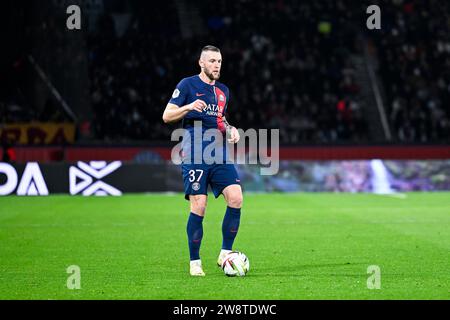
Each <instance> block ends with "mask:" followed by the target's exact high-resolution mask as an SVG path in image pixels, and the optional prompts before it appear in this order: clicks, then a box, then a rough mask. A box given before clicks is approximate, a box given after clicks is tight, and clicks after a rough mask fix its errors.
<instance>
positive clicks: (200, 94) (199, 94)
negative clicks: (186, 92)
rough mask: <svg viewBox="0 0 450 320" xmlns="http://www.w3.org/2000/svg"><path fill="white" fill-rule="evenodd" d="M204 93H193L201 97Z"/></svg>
mask: <svg viewBox="0 0 450 320" xmlns="http://www.w3.org/2000/svg"><path fill="white" fill-rule="evenodd" d="M205 94H206V93H196V94H195V95H196V96H197V97H201V96H204V95H205Z"/></svg>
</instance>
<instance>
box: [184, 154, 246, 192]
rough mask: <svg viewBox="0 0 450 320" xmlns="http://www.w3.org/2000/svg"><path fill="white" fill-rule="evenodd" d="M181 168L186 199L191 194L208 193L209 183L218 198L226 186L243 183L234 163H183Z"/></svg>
mask: <svg viewBox="0 0 450 320" xmlns="http://www.w3.org/2000/svg"><path fill="white" fill-rule="evenodd" d="M181 169H182V173H183V180H184V194H185V198H186V200H189V196H190V195H197V194H205V195H207V194H208V185H210V186H211V189H212V191H213V193H214V196H215V197H216V198H217V197H219V196H220V195H221V194H222V191H223V189H225V188H226V187H228V186H230V185H233V184H238V185H240V184H241V181H240V179H239V176H238V174H237V171H236V168H235V167H234V164H229V163H224V164H182V165H181Z"/></svg>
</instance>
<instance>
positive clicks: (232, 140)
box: [227, 126, 241, 143]
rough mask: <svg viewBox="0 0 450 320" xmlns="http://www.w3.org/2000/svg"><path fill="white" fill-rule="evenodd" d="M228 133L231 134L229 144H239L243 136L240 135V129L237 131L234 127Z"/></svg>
mask: <svg viewBox="0 0 450 320" xmlns="http://www.w3.org/2000/svg"><path fill="white" fill-rule="evenodd" d="M227 131H228V134H229V137H230V138H229V139H228V142H229V143H238V142H239V140H240V139H241V135H240V134H239V131H238V129H236V128H235V127H233V126H229V127H228V129H227Z"/></svg>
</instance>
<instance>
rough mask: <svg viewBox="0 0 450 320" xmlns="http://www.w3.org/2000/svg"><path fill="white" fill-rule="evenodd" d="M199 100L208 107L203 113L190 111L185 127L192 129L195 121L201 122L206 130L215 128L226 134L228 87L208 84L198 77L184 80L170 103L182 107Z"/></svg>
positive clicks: (218, 83)
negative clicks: (225, 117)
mask: <svg viewBox="0 0 450 320" xmlns="http://www.w3.org/2000/svg"><path fill="white" fill-rule="evenodd" d="M197 99H200V100H203V101H204V102H205V103H206V105H207V107H206V108H204V109H203V112H201V113H200V112H198V111H190V112H189V113H188V114H186V116H185V117H184V119H183V127H184V128H190V127H192V125H193V121H195V120H201V121H202V126H203V128H204V129H211V128H215V129H219V130H220V131H222V132H225V125H224V123H223V117H224V115H225V112H226V110H227V106H228V100H229V90H228V88H227V86H225V85H224V84H222V83H220V82H218V81H216V83H215V84H214V85H210V84H207V83H205V82H203V81H202V80H201V79H200V76H198V75H196V76H192V77H189V78H184V79H183V80H181V81H180V83H179V84H178V85H177V88H176V89H175V91H174V93H173V95H172V98H171V99H170V101H169V103H172V104H175V105H177V106H179V107H182V106H184V105H187V104H190V103H192V102H194V101H195V100H197Z"/></svg>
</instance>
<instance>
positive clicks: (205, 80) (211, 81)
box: [199, 72, 216, 86]
mask: <svg viewBox="0 0 450 320" xmlns="http://www.w3.org/2000/svg"><path fill="white" fill-rule="evenodd" d="M199 77H200V80H202V81H203V82H204V83H206V84H209V85H211V86H213V85H215V84H216V80H211V79H210V78H209V77H208V76H207V75H206V74H205V73H204V72H200V74H199Z"/></svg>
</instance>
